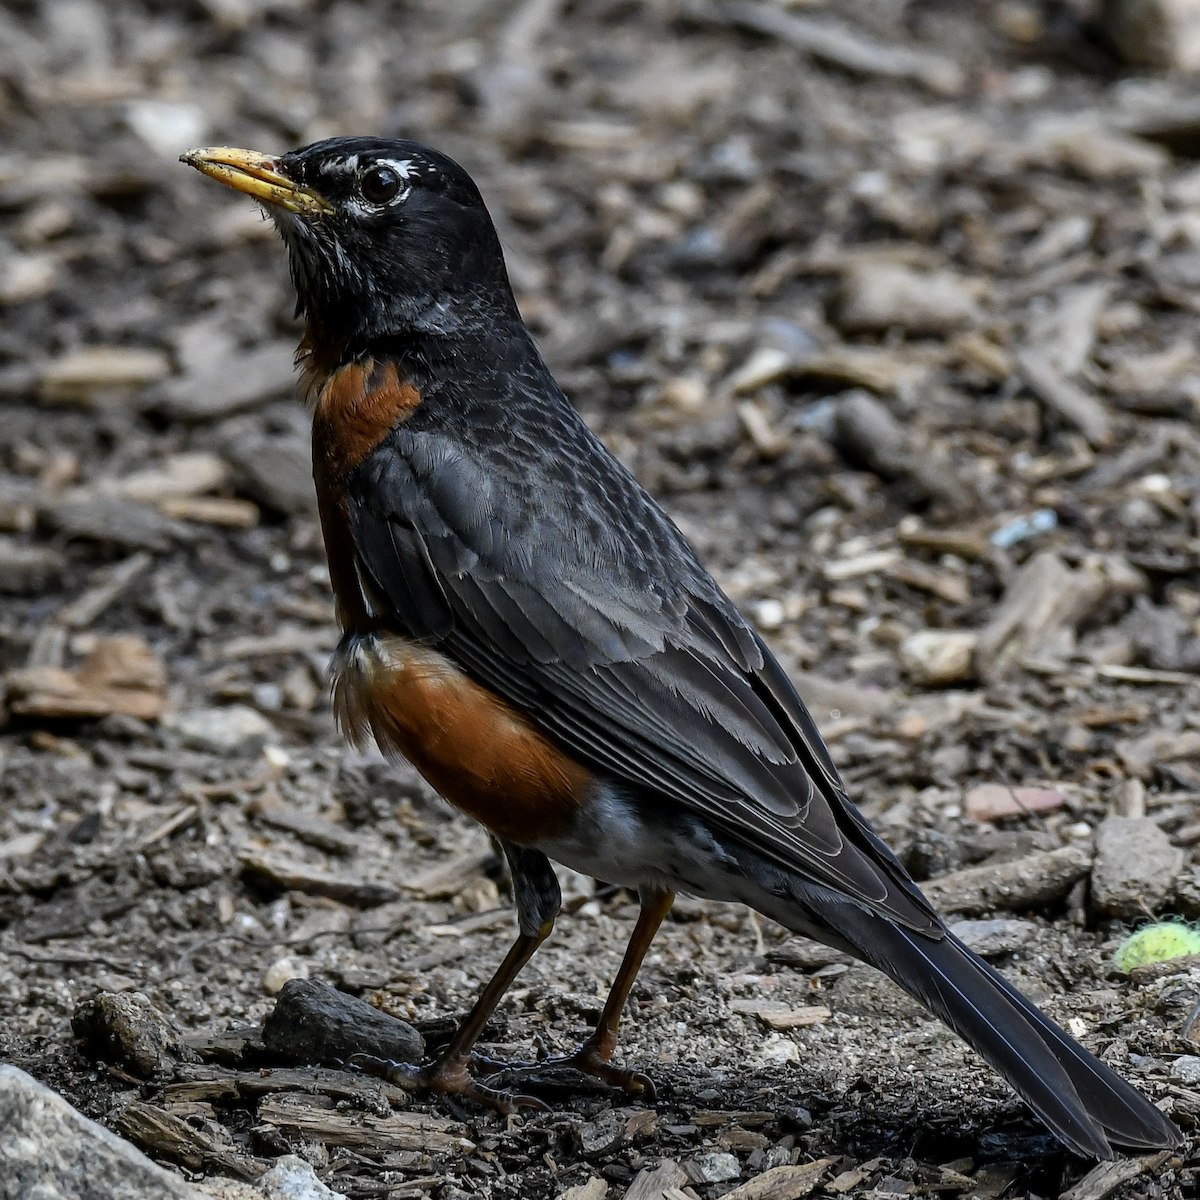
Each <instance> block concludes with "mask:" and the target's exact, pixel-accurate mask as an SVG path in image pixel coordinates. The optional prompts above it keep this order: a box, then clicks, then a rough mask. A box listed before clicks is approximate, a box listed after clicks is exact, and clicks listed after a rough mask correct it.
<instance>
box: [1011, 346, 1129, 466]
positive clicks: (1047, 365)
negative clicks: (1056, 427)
mask: <svg viewBox="0 0 1200 1200" xmlns="http://www.w3.org/2000/svg"><path fill="white" fill-rule="evenodd" d="M1017 362H1018V363H1019V365H1020V367H1021V373H1022V374H1023V375H1024V376H1025V382H1026V383H1028V384H1029V387H1030V390H1031V391H1033V393H1034V394H1035V395H1036V396H1037V397H1038V399H1039V400H1041V401H1042V403H1043V404H1045V405H1046V407H1047V408H1050V409H1052V410H1053V411H1054V412H1056V413H1057V414H1058V415H1059V416H1060V417H1062V418H1063V420H1064V421H1067V422H1068V423H1069V424H1071V425H1073V426H1074V427H1075V428H1076V429H1078V430H1079V432H1080V433H1082V434H1083V436H1084V437H1085V438H1087V440H1088V441H1089V442H1090V443H1091V444H1092V445H1093V446H1095V447H1097V448H1099V447H1101V446H1108V445H1110V444H1111V443H1112V440H1113V429H1112V418H1111V417H1110V415H1109V412H1108V409H1107V408H1105V406H1104V405H1103V404H1102V403H1101V402H1100V401H1099V400H1097V399H1096V397H1095V396H1093V395H1091V394H1089V393H1088V392H1085V391H1084V390H1083V389H1082V388H1081V387H1079V385H1078V384H1075V383H1072V382H1071V381H1070V380H1069V379H1067V378H1065V377H1064V376H1062V375H1060V374H1059V372H1058V371H1057V370H1056V368H1055V367H1054V366H1053V364H1052V363H1051V362H1050V360H1049V358H1048V357H1047V356H1046V355H1045V354H1044V353H1042V352H1041V351H1037V350H1021V351H1018V353H1017Z"/></svg>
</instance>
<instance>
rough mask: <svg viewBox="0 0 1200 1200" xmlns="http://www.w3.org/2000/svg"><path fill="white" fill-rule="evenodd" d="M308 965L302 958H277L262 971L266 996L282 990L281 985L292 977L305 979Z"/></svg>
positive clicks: (288, 981)
mask: <svg viewBox="0 0 1200 1200" xmlns="http://www.w3.org/2000/svg"><path fill="white" fill-rule="evenodd" d="M308 971H309V966H308V963H307V962H306V961H305V960H304V959H302V958H290V957H285V958H277V959H276V960H275V961H274V962H273V963H272V964H271V965H270V966H269V967H268V968H267V969H266V970H265V971H264V972H263V979H262V985H263V991H264V992H266V993H267V995H268V996H277V995H279V993H280V992H281V991H283V986H284V984H286V983H290V982H291V980H293V979H307V978H308Z"/></svg>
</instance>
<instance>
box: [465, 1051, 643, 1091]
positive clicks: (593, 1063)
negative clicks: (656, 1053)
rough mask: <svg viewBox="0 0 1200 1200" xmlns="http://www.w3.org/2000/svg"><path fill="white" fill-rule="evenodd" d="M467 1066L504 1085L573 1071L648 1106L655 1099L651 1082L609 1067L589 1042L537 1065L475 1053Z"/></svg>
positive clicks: (614, 1067)
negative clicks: (500, 1077) (501, 1076)
mask: <svg viewBox="0 0 1200 1200" xmlns="http://www.w3.org/2000/svg"><path fill="white" fill-rule="evenodd" d="M471 1064H472V1066H474V1067H475V1069H476V1070H477V1071H479V1072H480V1073H481V1074H484V1075H496V1074H500V1073H504V1075H505V1081H506V1082H519V1081H520V1079H521V1078H522V1077H523V1076H524V1077H528V1076H532V1075H542V1074H544V1073H545V1072H547V1071H556V1070H574V1071H579V1072H581V1073H582V1074H584V1075H591V1076H592V1077H593V1078H595V1079H599V1080H601V1081H602V1082H603V1083H607V1084H609V1085H610V1086H611V1087H616V1088H620V1089H621V1090H622V1091H624V1092H626V1093H627V1094H629V1095H631V1096H637V1097H639V1098H640V1099H643V1100H647V1101H649V1102H651V1103H653V1102H654V1101H655V1100H656V1099H657V1098H658V1092H657V1089H656V1088H655V1086H654V1081H653V1080H652V1079H651V1078H650V1076H649V1075H646V1074H645V1073H644V1072H642V1071H634V1070H632V1069H630V1068H629V1067H616V1066H613V1064H612V1063H610V1062H609V1061H608V1060H607V1059H606V1058H604V1057H603V1055H602V1054H601V1053H600V1050H599V1049H598V1047H597V1046H596V1045H595V1043H594V1042H592V1041H590V1040H589V1041H586V1042H584V1043H583V1045H582V1046H580V1047H579V1048H578V1049H576V1050H574V1051H573V1052H572V1053H570V1054H563V1055H559V1056H557V1057H555V1058H546V1059H543V1060H542V1061H541V1062H537V1063H521V1062H518V1063H502V1062H497V1061H496V1060H495V1059H491V1058H486V1057H484V1056H483V1055H480V1054H475V1055H472V1057H471Z"/></svg>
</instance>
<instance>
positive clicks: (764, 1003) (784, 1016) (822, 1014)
mask: <svg viewBox="0 0 1200 1200" xmlns="http://www.w3.org/2000/svg"><path fill="white" fill-rule="evenodd" d="M729 1007H730V1009H731V1010H732V1011H733V1012H736V1013H745V1014H746V1015H747V1016H753V1017H757V1018H758V1019H759V1020H760V1021H762V1023H763V1024H764V1025H766V1026H767V1027H768V1028H769V1029H805V1028H807V1027H808V1026H809V1025H824V1024H825V1022H826V1021H828V1020H829V1018H830V1017H831V1016H832V1015H833V1014H832V1013H831V1012H830V1010H829V1009H828V1008H826V1007H824V1005H820V1004H808V1005H802V1006H801V1007H799V1008H796V1007H794V1006H792V1005H790V1004H784V1003H783V1002H782V1001H780V1000H754V999H751V1000H742V999H737V1000H731V1001H730V1002H729Z"/></svg>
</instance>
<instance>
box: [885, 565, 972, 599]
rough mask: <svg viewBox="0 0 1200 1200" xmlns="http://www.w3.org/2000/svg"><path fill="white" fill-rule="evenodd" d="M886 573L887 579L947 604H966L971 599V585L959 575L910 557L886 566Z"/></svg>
mask: <svg viewBox="0 0 1200 1200" xmlns="http://www.w3.org/2000/svg"><path fill="white" fill-rule="evenodd" d="M887 575H888V578H889V579H895V580H897V581H898V582H900V583H906V584H908V586H909V587H914V588H918V589H919V590H920V591H922V592H929V593H930V594H931V595H934V596H937V597H939V598H940V599H942V600H945V601H946V603H947V604H967V603H969V602H970V599H971V585H970V584H969V583H968V582H967V581H966V580H965V579H964V578H963V577H962V576H961V575H952V574H951V573H950V572H949V571H938V570H936V569H935V568H934V567H930V566H927V565H926V564H925V563H922V562H916V561H915V560H913V559H911V558H902V559H900V561H899V562H897V563H895V564H893V565H892V566H890V567H888V569H887Z"/></svg>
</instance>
